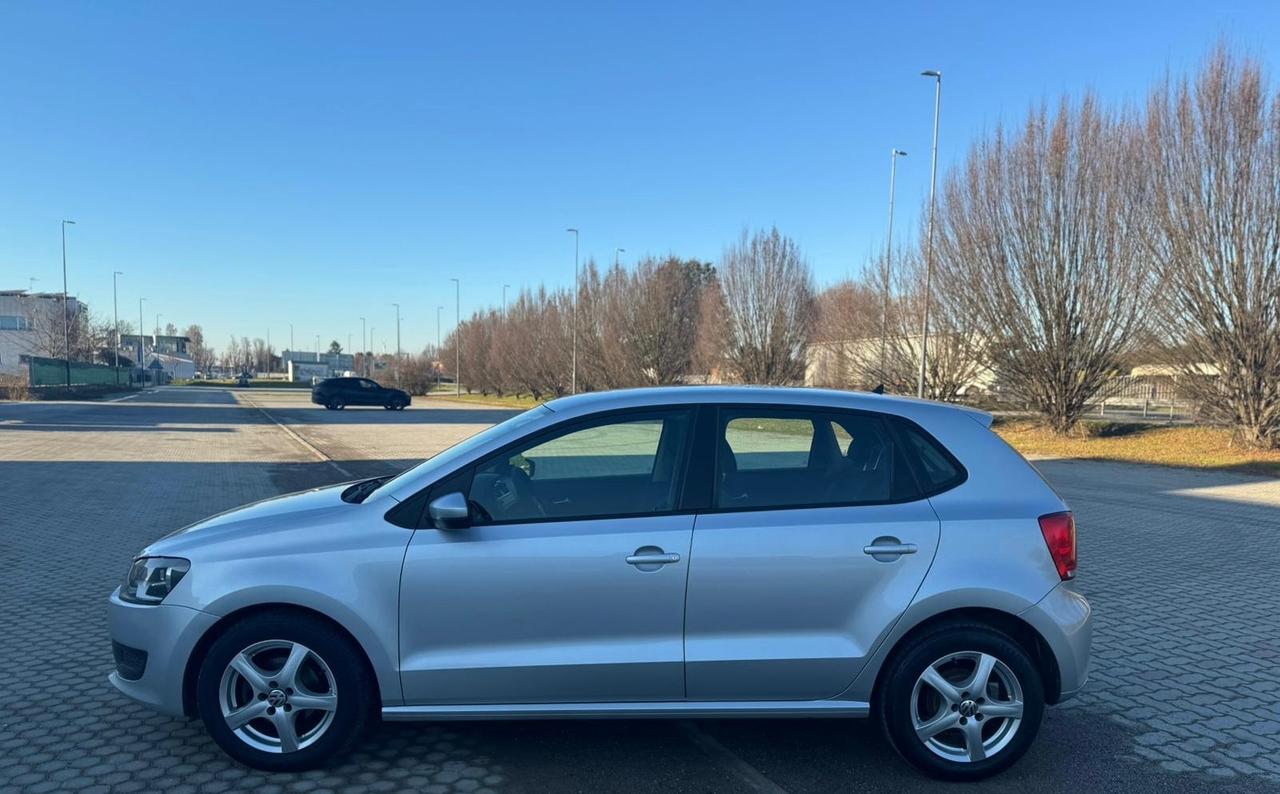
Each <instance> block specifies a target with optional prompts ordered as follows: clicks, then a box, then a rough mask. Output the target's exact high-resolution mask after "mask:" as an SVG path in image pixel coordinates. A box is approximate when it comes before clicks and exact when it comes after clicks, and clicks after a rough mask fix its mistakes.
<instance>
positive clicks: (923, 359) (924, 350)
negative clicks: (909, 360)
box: [916, 69, 942, 398]
mask: <svg viewBox="0 0 1280 794" xmlns="http://www.w3.org/2000/svg"><path fill="white" fill-rule="evenodd" d="M920 76H921V77H932V78H933V79H934V90H933V158H932V161H931V163H930V165H929V226H928V231H927V232H925V255H924V319H923V320H922V321H921V323H920V379H919V382H918V384H917V386H916V396H917V397H920V398H923V397H924V373H925V367H926V366H928V363H929V300H930V290H931V289H932V286H933V212H934V205H935V195H934V194H935V192H936V190H937V187H938V116H939V115H940V113H941V111H942V72H939V71H937V70H935V69H928V70H926V71H923V72H921V73H920Z"/></svg>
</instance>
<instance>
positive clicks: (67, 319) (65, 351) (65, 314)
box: [62, 220, 76, 389]
mask: <svg viewBox="0 0 1280 794" xmlns="http://www.w3.org/2000/svg"><path fill="white" fill-rule="evenodd" d="M68 223H69V224H71V225H72V226H75V225H76V222H75V221H66V220H64V221H63V222H62V357H63V358H64V359H66V361H65V362H64V363H65V364H66V365H67V389H70V388H71V314H70V313H69V311H68V309H67V224H68Z"/></svg>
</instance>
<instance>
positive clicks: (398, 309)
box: [391, 303, 400, 386]
mask: <svg viewBox="0 0 1280 794" xmlns="http://www.w3.org/2000/svg"><path fill="white" fill-rule="evenodd" d="M391 305H392V306H394V307H396V385H397V386H399V385H400V304H398V303H393V304H391Z"/></svg>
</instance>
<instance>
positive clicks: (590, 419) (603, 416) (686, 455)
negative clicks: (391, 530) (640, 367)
mask: <svg viewBox="0 0 1280 794" xmlns="http://www.w3.org/2000/svg"><path fill="white" fill-rule="evenodd" d="M676 413H687V414H689V433H688V435H687V437H686V439H685V445H684V450H683V459H682V460H681V461H679V462H678V465H679V466H680V473H679V477H676V478H673V479H676V480H677V482H676V493H675V508H674V509H672V510H661V511H656V510H648V511H643V512H637V513H601V514H593V515H588V516H572V517H565V516H545V517H533V518H520V519H511V520H504V521H496V520H495V521H485V522H482V523H475V522H474V521H473V526H483V527H502V526H514V525H526V524H549V523H569V522H576V521H605V520H610V519H623V518H654V517H658V516H677V515H692V514H694V513H697V512H699V511H698V510H694V509H689V508H688V507H687V506H686V505H685V498H684V495H685V491H686V490H687V488H688V484H689V471H690V468H691V466H690V464H691V462H692V457H693V455H692V451H693V448H694V445H695V444H696V443H697V430H698V417H699V415H700V413H701V412H700V411H699V410H698V406H697V405H693V404H690V403H683V404H676V405H652V406H642V407H636V408H619V409H616V410H612V411H601V412H599V413H594V414H590V415H587V416H578V417H574V418H572V419H566V420H565V421H563V422H558V423H556V424H554V425H551V426H550V427H544V428H542V429H541V430H535V431H534V432H532V433H529V434H528V435H525V436H521V437H520V438H518V439H516V440H515V441H512V442H511V443H509V444H504V445H503V446H501V447H499V448H498V449H496V450H494V451H493V452H490V453H489V454H488V455H485V456H484V457H482V458H480V459H478V460H474V461H472V462H471V463H468V464H467V465H466V466H465V467H464V468H465V469H466V470H467V472H466V482H467V492H468V493H467V494H466V496H467V497H468V499H467V501H468V503H470V490H471V482H472V481H473V480H474V479H475V474H476V471H477V470H479V469H480V467H481V466H484V465H485V464H487V463H489V462H490V461H492V460H495V459H497V458H500V457H502V456H503V455H506V454H508V453H510V452H511V451H512V450H514V449H517V448H519V447H521V446H524V445H525V444H533V445H537V444H541V443H545V440H550V439H551V438H552V437H554V436H560V435H564V434H566V433H572V432H576V431H577V430H579V429H586V428H589V427H592V426H595V425H599V424H607V423H609V422H610V420H613V419H617V418H619V417H625V416H638V417H641V418H643V417H646V416H657V415H661V414H676ZM655 454H656V453H655ZM460 472H461V470H459V471H455V472H453V473H452V474H449V475H446V476H445V477H442V478H441V479H440V480H439V481H438V482H444V481H445V480H448V479H452V478H453V477H455V476H457V475H458V474H459V473H460ZM429 487H435V484H432V486H429Z"/></svg>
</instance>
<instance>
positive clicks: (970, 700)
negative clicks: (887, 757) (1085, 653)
mask: <svg viewBox="0 0 1280 794" xmlns="http://www.w3.org/2000/svg"><path fill="white" fill-rule="evenodd" d="M889 664H890V668H889V670H888V673H887V675H886V677H885V679H884V680H883V682H882V684H881V690H880V692H879V697H878V705H879V710H880V719H881V725H882V727H883V729H884V731H885V734H886V736H887V737H888V738H889V741H890V743H891V744H892V745H893V746H894V748H895V749H897V751H898V752H899V753H900V754H901V755H902V756H903V758H905V759H906V760H907V761H909V762H910V763H911V764H913V765H914V766H916V767H917V768H918V769H920V770H921V771H923V772H925V773H926V774H928V775H931V776H933V777H937V778H943V779H946V780H979V779H982V778H985V777H989V776H991V775H994V774H996V773H998V772H1001V771H1003V770H1005V769H1007V768H1008V767H1009V766H1011V765H1012V764H1013V763H1014V762H1015V761H1017V760H1018V759H1019V758H1021V757H1022V755H1023V754H1024V753H1025V752H1026V751H1027V749H1028V748H1029V747H1030V746H1031V743H1032V741H1033V740H1034V739H1035V736H1036V732H1037V731H1038V730H1039V728H1040V719H1041V717H1042V716H1043V714H1044V686H1043V684H1042V682H1041V679H1040V674H1039V672H1038V671H1037V669H1036V666H1035V664H1034V663H1033V662H1032V660H1031V658H1030V656H1028V654H1027V653H1026V651H1025V650H1023V648H1022V646H1020V645H1019V644H1018V643H1017V642H1015V641H1014V640H1013V639H1012V638H1010V637H1009V636H1008V635H1006V634H1004V633H1002V632H1000V631H997V630H995V629H993V628H990V627H988V626H983V625H952V626H945V627H942V628H940V629H938V630H935V631H932V632H930V633H928V634H925V635H923V636H921V637H919V638H917V639H916V640H914V641H912V642H911V644H910V645H909V646H906V647H904V648H903V649H902V651H901V652H899V653H896V654H895V655H894V657H893V658H892V659H891V661H890V663H889Z"/></svg>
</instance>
